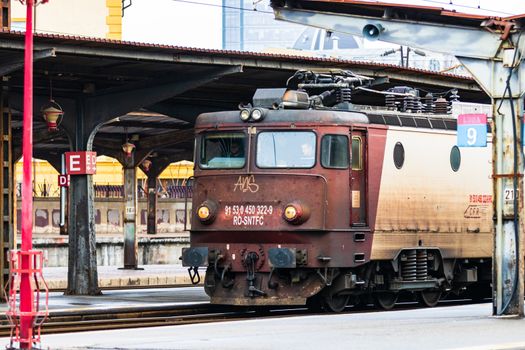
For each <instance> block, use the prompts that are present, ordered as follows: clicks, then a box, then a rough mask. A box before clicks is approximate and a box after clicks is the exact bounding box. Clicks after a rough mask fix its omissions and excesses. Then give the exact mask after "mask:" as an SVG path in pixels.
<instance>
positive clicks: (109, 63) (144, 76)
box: [0, 31, 489, 159]
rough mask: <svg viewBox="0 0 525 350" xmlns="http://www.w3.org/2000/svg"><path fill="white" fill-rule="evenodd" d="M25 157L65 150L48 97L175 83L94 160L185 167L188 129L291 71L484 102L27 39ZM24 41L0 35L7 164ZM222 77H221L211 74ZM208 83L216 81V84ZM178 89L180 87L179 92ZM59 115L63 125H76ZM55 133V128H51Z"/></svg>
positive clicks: (470, 89) (464, 93)
mask: <svg viewBox="0 0 525 350" xmlns="http://www.w3.org/2000/svg"><path fill="white" fill-rule="evenodd" d="M34 45H35V52H34V55H35V61H34V95H35V105H34V113H35V116H34V141H35V150H34V156H35V157H37V158H42V159H48V158H49V157H52V156H53V155H55V156H56V155H59V154H61V153H63V152H65V151H68V150H69V141H68V138H67V135H66V133H65V130H63V129H62V130H59V131H58V132H49V131H48V130H47V127H46V124H45V121H44V120H43V118H42V117H41V116H40V115H39V114H40V109H41V108H42V106H44V105H45V104H46V103H47V101H48V100H49V99H50V98H51V97H52V98H53V100H54V101H56V102H57V103H59V104H67V101H74V100H75V99H78V98H80V97H83V96H101V95H104V94H126V93H130V98H133V94H132V93H133V91H138V90H137V89H148V87H150V88H154V87H156V86H158V84H159V83H160V82H166V81H173V82H177V81H179V80H180V81H181V85H183V86H182V87H183V89H182V90H181V92H177V93H174V94H173V96H169V97H167V98H166V99H164V100H162V101H160V102H157V103H155V104H153V105H145V106H141V108H138V109H133V110H129V111H127V112H126V113H125V114H123V115H115V116H114V118H113V119H112V120H110V121H108V122H107V123H106V124H105V125H103V126H102V127H101V128H100V129H99V131H98V132H97V134H96V137H95V139H94V150H95V151H97V153H98V154H105V155H108V156H115V154H116V152H119V150H120V146H121V145H122V144H123V143H124V142H126V141H127V140H132V142H136V143H137V144H138V147H140V148H142V149H150V150H152V151H153V152H154V153H153V154H154V155H155V156H163V155H165V156H168V155H173V154H179V155H181V156H184V157H182V158H181V157H179V159H191V154H192V149H193V143H194V142H193V134H192V128H193V123H194V121H195V118H196V117H197V116H198V115H199V114H200V113H202V112H210V111H220V110H237V109H238V105H239V103H241V102H242V103H247V102H251V99H252V96H253V94H254V92H255V90H256V89H257V88H281V87H285V86H286V82H287V80H288V78H289V77H290V76H292V75H293V73H294V72H296V71H297V70H321V69H344V70H350V71H352V72H354V73H356V74H361V75H366V76H371V77H376V78H378V79H381V83H380V84H378V85H376V86H374V89H377V90H385V89H388V88H390V87H393V86H400V85H403V86H412V87H416V88H421V89H424V90H426V91H430V92H433V91H435V92H442V91H446V90H449V89H451V88H457V89H458V90H459V95H460V96H461V100H463V101H471V102H483V103H489V99H488V98H487V96H486V95H485V94H484V93H483V92H482V91H481V89H480V88H479V86H478V85H477V84H476V82H475V81H474V80H473V79H472V78H471V77H466V76H459V75H455V74H450V73H440V72H431V71H426V70H421V69H415V68H402V67H399V66H396V65H391V64H379V63H372V62H357V61H348V60H341V59H335V58H320V57H311V56H305V55H301V54H298V55H290V54H265V53H251V52H238V51H224V50H210V49H197V48H188V47H179V46H167V45H156V44H145V43H137V42H124V41H114V40H106V39H94V38H81V37H72V36H64V35H52V34H35V38H34ZM23 50H24V34H23V33H19V32H8V31H4V32H0V61H1V62H3V64H0V72H1V74H0V75H3V76H4V82H3V83H4V85H6V86H7V87H8V91H9V92H8V94H9V104H10V107H11V109H12V111H13V114H12V116H13V117H12V118H13V122H12V127H13V140H14V141H13V142H14V149H15V158H16V157H17V156H19V154H20V149H21V139H22V138H21V131H22V113H21V112H22V110H21V106H22V93H23ZM229 68H231V72H229V73H228V74H217V72H219V71H221V69H222V70H224V69H226V70H227V69H229ZM215 75H216V76H215ZM184 84H185V85H184ZM383 100H384V97H383V96H381V95H377V94H370V93H366V92H360V93H358V94H356V95H355V96H354V97H353V101H354V102H355V103H362V104H378V105H381V104H382V101H383ZM72 114H75V113H74V112H73V113H71V111H69V112H67V113H66V114H65V115H64V119H66V118H75V116H74V115H72ZM59 129H61V128H60V126H59Z"/></svg>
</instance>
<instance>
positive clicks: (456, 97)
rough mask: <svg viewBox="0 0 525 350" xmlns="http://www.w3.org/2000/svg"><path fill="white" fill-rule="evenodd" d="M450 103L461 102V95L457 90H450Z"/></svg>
mask: <svg viewBox="0 0 525 350" xmlns="http://www.w3.org/2000/svg"><path fill="white" fill-rule="evenodd" d="M450 101H452V102H458V101H459V95H458V90H457V89H452V90H450Z"/></svg>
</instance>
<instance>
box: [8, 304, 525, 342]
mask: <svg viewBox="0 0 525 350" xmlns="http://www.w3.org/2000/svg"><path fill="white" fill-rule="evenodd" d="M490 314H491V304H475V305H467V306H448V307H438V308H434V309H415V310H403V311H395V310H394V311H389V312H366V313H349V314H342V315H334V314H330V315H316V316H302V317H282V318H273V319H259V320H257V319H253V320H247V321H233V322H223V323H214V324H199V325H189V326H175V327H159V328H142V329H140V330H137V329H129V330H120V331H99V332H85V333H69V334H63V335H49V336H43V344H42V346H43V348H45V347H49V348H51V349H88V348H89V349H238V350H246V349H250V350H254V349H299V348H300V349H359V350H369V349H370V350H372V349H373V350H377V349H389V350H396V349H400V350H411V349H414V350H421V349H429V350H433V349H435V350H437V349H440V350H441V349H455V350H459V349H461V350H467V349H468V350H482V349H525V332H524V329H525V320H521V319H497V318H493V317H491V316H489V315H490ZM7 341H8V340H7V339H5V338H2V339H0V347H2V346H5V345H6V344H7Z"/></svg>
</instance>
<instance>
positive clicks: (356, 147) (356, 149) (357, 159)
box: [352, 136, 363, 170]
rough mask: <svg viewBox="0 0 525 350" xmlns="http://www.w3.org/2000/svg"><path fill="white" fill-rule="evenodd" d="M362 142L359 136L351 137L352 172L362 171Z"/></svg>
mask: <svg viewBox="0 0 525 350" xmlns="http://www.w3.org/2000/svg"><path fill="white" fill-rule="evenodd" d="M362 149H363V140H361V137H359V136H353V137H352V170H363V157H362V155H363V152H362Z"/></svg>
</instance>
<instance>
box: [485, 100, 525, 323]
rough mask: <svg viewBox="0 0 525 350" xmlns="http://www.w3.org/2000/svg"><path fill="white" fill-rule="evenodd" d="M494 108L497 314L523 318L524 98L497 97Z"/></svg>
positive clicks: (494, 259)
mask: <svg viewBox="0 0 525 350" xmlns="http://www.w3.org/2000/svg"><path fill="white" fill-rule="evenodd" d="M493 111H494V112H493V115H494V119H495V120H494V125H495V126H494V134H493V135H494V136H493V159H495V163H494V165H493V178H494V207H495V214H496V215H495V235H494V247H495V249H494V252H493V269H492V270H493V281H494V283H493V294H494V296H495V298H493V314H494V315H518V316H520V317H523V273H524V269H523V267H524V263H523V259H524V257H523V254H520V253H519V252H524V251H525V250H524V249H523V248H524V247H523V237H522V236H523V235H522V234H520V233H522V232H524V231H523V229H524V217H523V215H520V214H522V213H520V211H522V209H523V152H522V142H520V140H522V135H521V133H522V130H523V129H522V127H521V123H522V122H521V118H520V117H519V116H520V115H522V114H523V100H522V99H521V98H512V99H510V98H508V99H501V98H497V99H494V104H493Z"/></svg>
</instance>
